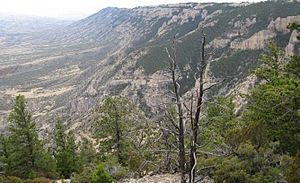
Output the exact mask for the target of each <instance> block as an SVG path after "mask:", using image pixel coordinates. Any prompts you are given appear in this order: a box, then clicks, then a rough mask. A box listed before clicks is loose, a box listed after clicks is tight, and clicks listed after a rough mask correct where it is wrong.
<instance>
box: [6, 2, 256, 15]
mask: <svg viewBox="0 0 300 183" xmlns="http://www.w3.org/2000/svg"><path fill="white" fill-rule="evenodd" d="M244 1H247V0H0V16H1V14H12V15H37V16H47V17H68V18H82V17H85V16H89V15H91V14H92V13H96V12H98V11H99V10H101V9H102V8H105V7H108V6H113V7H126V8H132V7H136V6H145V5H158V4H168V3H181V2H198V3H202V2H220V3H221V2H244ZM248 1H249V2H259V1H261V0H248Z"/></svg>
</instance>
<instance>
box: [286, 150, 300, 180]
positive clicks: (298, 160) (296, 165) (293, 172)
mask: <svg viewBox="0 0 300 183" xmlns="http://www.w3.org/2000/svg"><path fill="white" fill-rule="evenodd" d="M299 177H300V150H299V151H298V152H297V154H296V156H295V158H294V161H293V163H292V164H291V165H290V167H289V169H288V172H287V181H288V182H289V183H297V182H299Z"/></svg>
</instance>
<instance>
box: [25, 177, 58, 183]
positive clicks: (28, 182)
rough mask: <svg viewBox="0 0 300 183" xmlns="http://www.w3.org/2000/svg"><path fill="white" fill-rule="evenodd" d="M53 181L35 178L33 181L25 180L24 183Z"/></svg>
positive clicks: (49, 182) (47, 182)
mask: <svg viewBox="0 0 300 183" xmlns="http://www.w3.org/2000/svg"><path fill="white" fill-rule="evenodd" d="M51 182H52V181H51V180H49V179H46V178H43V177H41V178H35V179H33V180H25V181H24V183H51Z"/></svg>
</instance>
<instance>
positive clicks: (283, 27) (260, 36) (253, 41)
mask: <svg viewBox="0 0 300 183" xmlns="http://www.w3.org/2000/svg"><path fill="white" fill-rule="evenodd" d="M250 22H251V21H249V23H250ZM292 22H300V16H288V17H286V18H280V17H278V18H277V19H276V20H275V21H271V22H270V24H269V25H268V27H267V29H265V30H262V31H259V32H257V33H255V34H254V35H253V36H251V37H250V38H248V39H246V40H239V39H235V40H233V41H232V42H231V44H230V47H231V48H233V49H241V50H247V49H250V50H255V49H262V48H265V46H266V44H267V43H268V41H270V40H271V39H272V38H274V37H276V36H277V34H278V33H285V34H287V33H289V30H288V28H287V26H288V25H289V24H290V23H292ZM251 24H252V23H250V25H251ZM293 40H294V36H292V37H291V40H290V43H291V44H289V46H288V47H287V51H288V52H289V54H290V53H291V52H292V51H293V43H292V42H294V41H293Z"/></svg>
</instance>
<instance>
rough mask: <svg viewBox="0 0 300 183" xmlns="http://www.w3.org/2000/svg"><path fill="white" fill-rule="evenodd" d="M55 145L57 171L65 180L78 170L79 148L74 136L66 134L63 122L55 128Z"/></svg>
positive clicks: (59, 122) (58, 122)
mask: <svg viewBox="0 0 300 183" xmlns="http://www.w3.org/2000/svg"><path fill="white" fill-rule="evenodd" d="M55 145H56V147H55V154H54V156H55V159H56V163H57V171H58V173H59V174H60V176H62V177H63V178H70V176H71V174H72V173H73V172H75V171H77V170H78V156H77V153H76V149H77V146H76V144H75V137H74V134H73V133H72V132H70V133H68V134H66V132H65V127H64V125H63V123H62V122H61V121H57V123H56V126H55Z"/></svg>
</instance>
